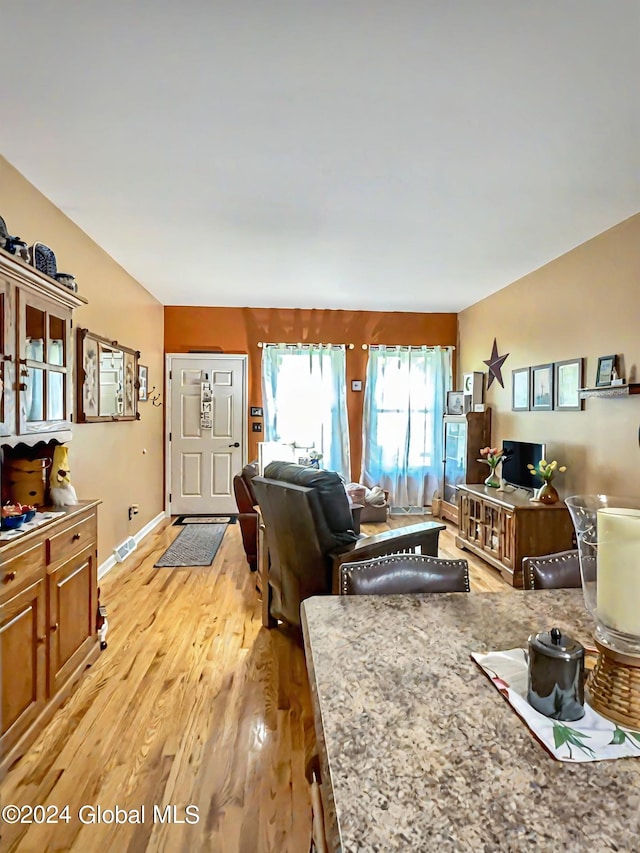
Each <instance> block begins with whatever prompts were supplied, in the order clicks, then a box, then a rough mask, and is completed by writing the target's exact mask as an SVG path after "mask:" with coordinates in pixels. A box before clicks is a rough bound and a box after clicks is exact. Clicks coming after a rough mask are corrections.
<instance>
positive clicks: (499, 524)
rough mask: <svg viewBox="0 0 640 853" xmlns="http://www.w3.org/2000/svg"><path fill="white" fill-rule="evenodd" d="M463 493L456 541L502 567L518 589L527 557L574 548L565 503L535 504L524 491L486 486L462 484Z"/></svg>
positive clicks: (520, 587)
mask: <svg viewBox="0 0 640 853" xmlns="http://www.w3.org/2000/svg"><path fill="white" fill-rule="evenodd" d="M485 467H486V466H485ZM458 492H459V495H460V520H459V524H458V535H457V536H456V545H457V546H458V547H459V548H466V549H467V550H468V551H471V552H472V553H473V554H476V555H477V556H478V557H481V558H482V559H483V560H485V561H486V562H487V563H490V565H492V566H494V567H495V568H496V569H499V571H500V572H501V573H502V575H503V577H504V578H505V580H508V581H509V582H510V583H511V584H513V586H515V587H517V588H518V589H522V587H523V580H522V558H523V557H540V556H543V555H544V554H554V553H556V552H557V551H567V550H569V549H571V548H574V547H575V543H574V529H573V524H572V522H571V517H570V516H569V510H568V509H567V507H566V505H565V504H564V503H562V502H558V503H556V504H551V505H549V504H542V503H533V502H532V501H531V500H530V499H529V497H528V496H524V495H523V494H522V492H516V491H513V492H499V491H497V490H496V489H491V488H488V487H487V486H485V485H474V484H467V485H462V486H459V487H458Z"/></svg>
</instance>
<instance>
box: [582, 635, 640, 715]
mask: <svg viewBox="0 0 640 853" xmlns="http://www.w3.org/2000/svg"><path fill="white" fill-rule="evenodd" d="M596 646H597V648H598V651H599V652H600V654H599V655H598V660H597V663H596V665H595V668H594V670H593V672H592V673H591V677H590V678H589V681H588V683H587V690H588V693H589V703H590V705H591V707H592V708H593V709H594V710H596V711H597V712H598V713H599V714H602V716H603V717H606V718H607V719H608V720H613V722H614V723H620V724H621V725H623V726H627V727H628V728H632V729H638V730H640V657H634V656H632V655H624V654H621V653H620V652H616V651H614V650H613V649H610V648H608V647H607V646H603V645H602V644H601V643H599V642H598V641H597V640H596Z"/></svg>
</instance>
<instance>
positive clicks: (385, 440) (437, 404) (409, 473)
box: [361, 346, 451, 507]
mask: <svg viewBox="0 0 640 853" xmlns="http://www.w3.org/2000/svg"><path fill="white" fill-rule="evenodd" d="M449 390H451V350H450V349H449V348H442V347H383V346H381V347H378V348H377V349H370V350H369V361H368V364H367V384H366V389H365V398H364V414H363V435H362V451H363V452H362V476H361V480H362V483H364V484H365V485H367V486H374V485H377V486H381V487H382V488H383V489H388V490H389V492H390V495H391V501H392V503H394V504H396V505H398V506H419V507H422V506H425V505H426V504H427V503H428V501H429V500H430V498H431V495H432V494H433V491H434V490H435V489H436V488H439V487H440V484H441V480H442V415H443V413H444V408H445V401H446V392H447V391H449Z"/></svg>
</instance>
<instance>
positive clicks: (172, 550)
mask: <svg viewBox="0 0 640 853" xmlns="http://www.w3.org/2000/svg"><path fill="white" fill-rule="evenodd" d="M226 529H227V525H226V523H222V524H187V525H185V526H184V528H183V529H182V530H181V531H180V533H178V535H177V536H176V538H175V539H174V540H173V542H172V543H171V545H169V547H168V548H167V550H166V551H165V552H164V554H163V555H162V556H161V557H160V559H159V560H158V562H157V563H155V568H158V569H166V568H174V567H178V566H210V565H211V563H213V558H214V557H215V555H216V553H217V551H218V548H219V547H220V543H221V542H222V537H223V536H224V532H225V530H226Z"/></svg>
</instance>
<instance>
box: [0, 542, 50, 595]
mask: <svg viewBox="0 0 640 853" xmlns="http://www.w3.org/2000/svg"><path fill="white" fill-rule="evenodd" d="M44 558H45V548H44V542H38V543H37V544H36V545H32V546H31V548H27V549H26V550H25V551H20V552H19V553H16V554H15V556H13V557H11V556H7V557H3V558H2V567H1V568H0V601H4V600H5V599H7V598H9V597H11V596H13V595H15V594H16V593H17V592H18V591H19V590H20V589H21V588H22V587H24V586H27V585H28V584H30V583H32V582H33V581H34V580H37V577H38V575H42V576H43V577H44Z"/></svg>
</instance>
